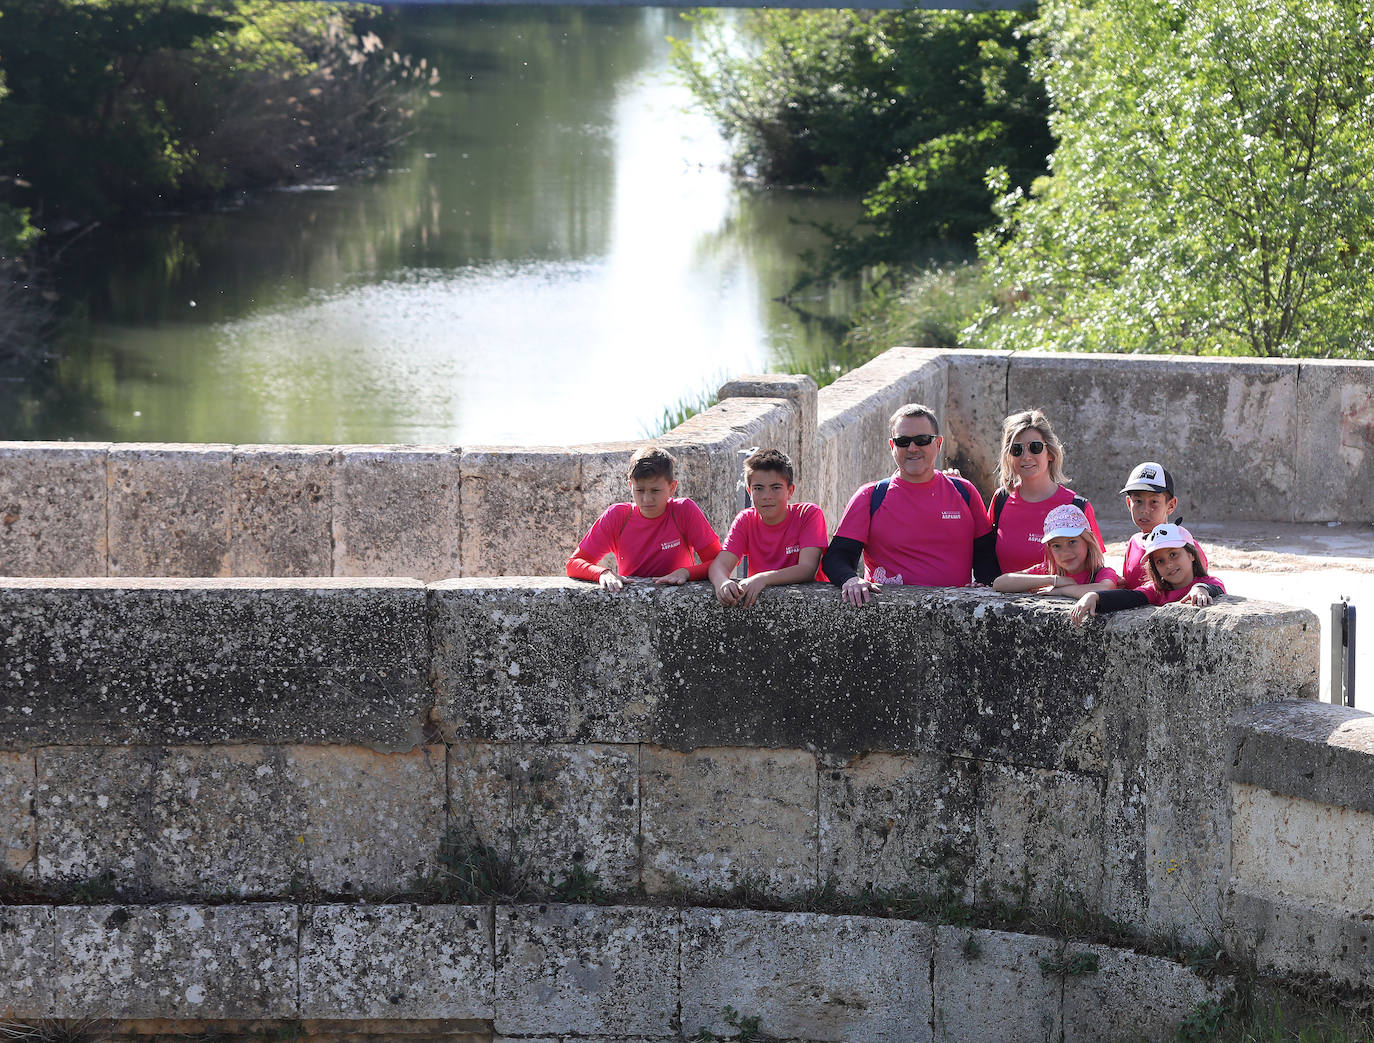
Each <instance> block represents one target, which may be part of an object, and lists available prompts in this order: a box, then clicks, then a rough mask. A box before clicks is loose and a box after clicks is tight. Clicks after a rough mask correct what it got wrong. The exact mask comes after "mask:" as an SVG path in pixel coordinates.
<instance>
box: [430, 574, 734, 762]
mask: <svg viewBox="0 0 1374 1043" xmlns="http://www.w3.org/2000/svg"><path fill="white" fill-rule="evenodd" d="M703 586H707V587H708V591H709V585H703ZM681 593H682V591H681V590H678V591H674V592H671V594H681ZM671 594H670V595H669V596H671ZM663 596H664V595H663V592H661V591H655V590H651V589H649V588H647V587H644V586H639V585H636V586H632V587H630V588H627V589H626V590H624V591H622V592H621V593H620V594H608V593H606V592H604V591H601V590H598V589H597V588H596V587H594V586H593V585H591V584H588V583H578V582H577V581H575V580H569V579H561V580H554V579H544V580H522V579H515V580H512V579H502V580H480V579H477V580H458V581H449V582H445V583H436V584H434V585H433V586H432V587H431V588H430V593H429V597H430V605H431V614H430V619H431V627H432V647H433V649H434V674H435V696H436V703H437V705H436V711H435V719H436V722H437V723H438V724H439V725H440V727H442V728H444V730H445V731H446V733H447V734H449V735H450V736H456V737H471V738H483V739H493V740H501V741H507V742H519V741H542V742H567V741H577V742H640V741H642V740H643V739H644V738H645V737H646V736H647V735H648V732H649V728H648V724H647V718H648V716H649V714H650V713H651V711H652V709H653V707H654V705H655V703H656V702H657V701H658V700H659V699H660V698H662V694H661V692H660V688H661V685H660V683H659V677H660V673H659V667H658V665H657V657H656V654H655V649H654V640H653V634H654V632H655V630H656V629H657V627H658V614H657V611H656V609H655V607H654V606H655V604H656V603H658V602H661V601H662V599H663ZM625 663H633V664H634V669H633V670H625V669H623V666H624V664H625Z"/></svg>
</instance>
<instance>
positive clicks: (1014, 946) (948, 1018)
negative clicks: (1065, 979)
mask: <svg viewBox="0 0 1374 1043" xmlns="http://www.w3.org/2000/svg"><path fill="white" fill-rule="evenodd" d="M1056 948H1057V943H1055V942H1054V941H1052V940H1051V939H1049V938H1039V937H1033V936H1030V935H1023V934H1009V933H1007V932H1004V931H981V930H972V929H970V928H965V927H936V928H935V983H934V991H935V1006H934V1009H935V1018H934V1023H935V1038H936V1039H937V1040H940V1041H941V1043H988V1041H989V1040H998V1041H999V1043H1047V1041H1049V1040H1056V1039H1059V1030H1060V1025H1061V1019H1060V1001H1059V995H1060V987H1059V980H1058V979H1057V978H1055V977H1052V976H1049V975H1047V974H1045V972H1044V971H1043V970H1042V969H1041V960H1053V959H1054V958H1055V956H1056Z"/></svg>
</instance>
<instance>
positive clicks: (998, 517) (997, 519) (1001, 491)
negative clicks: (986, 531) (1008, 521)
mask: <svg viewBox="0 0 1374 1043" xmlns="http://www.w3.org/2000/svg"><path fill="white" fill-rule="evenodd" d="M1010 495H1011V493H1009V492H1007V487H1006V486H1005V485H1001V486H998V488H997V491H996V492H995V493H993V494H992V527H993V528H994V529H996V528H997V526H998V525H1000V524H1001V522H1002V508H1003V507H1005V506H1006V505H1007V497H1008V496H1010Z"/></svg>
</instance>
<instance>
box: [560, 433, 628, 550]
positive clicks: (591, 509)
mask: <svg viewBox="0 0 1374 1043" xmlns="http://www.w3.org/2000/svg"><path fill="white" fill-rule="evenodd" d="M638 448H639V443H638V442H598V443H594V444H591V445H579V446H573V450H572V451H573V452H575V453H577V455H578V460H579V467H580V482H581V484H580V487H579V493H580V495H579V497H578V501H577V502H578V515H577V525H576V526H574V528H573V531H572V532H571V533H569V534H568V536H569V537H571V538H570V539H568V540H567V544H568V549H567V554H565V555H564V557H563V561H564V562H566V561H567V558H568V555H570V554H572V552H573V551H574V550H575V549H576V548H577V543H578V541H579V540H581V539H582V537H583V536H585V535H586V534H587V530H588V529H590V528H591V527H592V523H593V522H594V521H596V519H598V518H600V517H601V515H602V514H603V513H604V512H605V510H606V508H607V507H609V506H610V505H611V504H613V503H628V502H629V499H630V493H629V486H628V485H627V484H626V483H627V482H628V477H627V476H628V474H629V470H630V456H631V454H632V453H634V451H635V450H636V449H638ZM607 560H608V561H609V556H608V557H607ZM563 571H564V570H563V563H560V564H559V567H558V568H557V569H556V570H555V571H554V575H557V576H561V575H563Z"/></svg>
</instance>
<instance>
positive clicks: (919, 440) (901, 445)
mask: <svg viewBox="0 0 1374 1043" xmlns="http://www.w3.org/2000/svg"><path fill="white" fill-rule="evenodd" d="M935 438H936V436H935V435H893V436H892V444H893V445H895V446H896V447H897V448H898V449H905V448H906V447H907V446H909V445H910V444H911V443H912V442H915V443H916V444H917V445H919V446H927V445H930V443H931V442H933V441H935Z"/></svg>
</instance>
